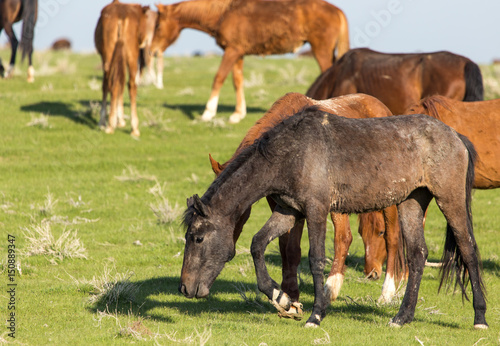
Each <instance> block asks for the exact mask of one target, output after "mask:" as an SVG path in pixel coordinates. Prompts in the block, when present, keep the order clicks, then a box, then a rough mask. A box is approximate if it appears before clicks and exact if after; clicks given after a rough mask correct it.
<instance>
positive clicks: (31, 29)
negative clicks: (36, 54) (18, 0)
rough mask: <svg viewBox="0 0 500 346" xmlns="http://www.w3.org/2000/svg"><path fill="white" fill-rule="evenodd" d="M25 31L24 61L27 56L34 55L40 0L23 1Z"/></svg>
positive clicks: (23, 34)
mask: <svg viewBox="0 0 500 346" xmlns="http://www.w3.org/2000/svg"><path fill="white" fill-rule="evenodd" d="M22 6H23V15H22V20H23V30H22V37H21V51H22V52H23V55H22V60H24V58H25V57H26V55H31V53H33V38H34V35H35V24H36V18H37V12H38V0H23V3H22Z"/></svg>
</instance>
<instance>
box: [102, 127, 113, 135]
mask: <svg viewBox="0 0 500 346" xmlns="http://www.w3.org/2000/svg"><path fill="white" fill-rule="evenodd" d="M104 132H106V133H107V134H109V135H111V134H113V133H115V129H114V128H112V127H109V126H108V127H106V129H105V130H104Z"/></svg>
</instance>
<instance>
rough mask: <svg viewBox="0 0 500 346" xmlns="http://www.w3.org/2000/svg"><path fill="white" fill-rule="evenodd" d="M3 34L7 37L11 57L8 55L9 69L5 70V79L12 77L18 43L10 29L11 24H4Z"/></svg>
mask: <svg viewBox="0 0 500 346" xmlns="http://www.w3.org/2000/svg"><path fill="white" fill-rule="evenodd" d="M4 30H5V34H6V35H7V36H8V37H9V42H10V47H11V55H10V63H9V68H8V69H7V73H6V75H5V77H6V78H10V77H12V76H13V75H14V64H15V63H16V53H17V46H18V44H19V42H18V41H17V37H16V34H15V33H14V30H13V29H12V23H8V22H6V23H5V24H4Z"/></svg>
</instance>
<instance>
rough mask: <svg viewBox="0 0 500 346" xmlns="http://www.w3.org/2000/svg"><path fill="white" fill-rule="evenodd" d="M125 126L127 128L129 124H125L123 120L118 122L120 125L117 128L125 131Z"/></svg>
mask: <svg viewBox="0 0 500 346" xmlns="http://www.w3.org/2000/svg"><path fill="white" fill-rule="evenodd" d="M125 126H127V123H126V122H125V120H123V119H121V120H118V125H117V126H116V127H118V128H120V129H123V128H124V127H125Z"/></svg>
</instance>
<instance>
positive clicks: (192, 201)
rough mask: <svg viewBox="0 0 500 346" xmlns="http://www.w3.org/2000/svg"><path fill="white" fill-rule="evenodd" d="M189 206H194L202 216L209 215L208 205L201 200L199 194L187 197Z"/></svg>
mask: <svg viewBox="0 0 500 346" xmlns="http://www.w3.org/2000/svg"><path fill="white" fill-rule="evenodd" d="M187 206H188V208H189V207H193V208H194V209H195V210H196V211H197V212H198V214H200V215H201V216H207V215H208V206H207V205H205V204H204V203H203V202H202V201H201V198H200V196H198V195H193V196H192V197H189V198H188V199H187Z"/></svg>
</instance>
